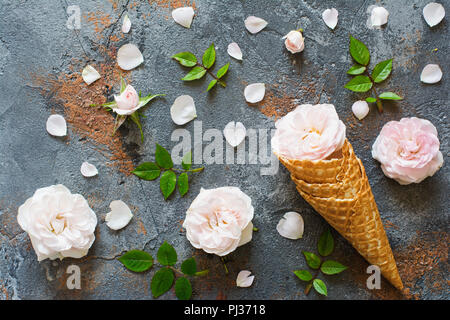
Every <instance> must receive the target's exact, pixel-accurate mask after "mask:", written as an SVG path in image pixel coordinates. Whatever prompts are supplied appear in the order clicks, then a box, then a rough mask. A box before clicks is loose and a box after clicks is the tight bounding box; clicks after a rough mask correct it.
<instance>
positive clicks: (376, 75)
mask: <svg viewBox="0 0 450 320" xmlns="http://www.w3.org/2000/svg"><path fill="white" fill-rule="evenodd" d="M349 51H350V55H351V56H352V58H353V60H355V62H356V64H355V65H354V66H352V67H351V68H350V69H349V70H348V71H347V74H349V75H352V76H355V77H354V78H353V79H351V80H350V81H349V82H348V83H347V84H346V85H345V88H347V89H349V90H351V91H354V92H367V91H369V90H372V92H373V94H374V95H375V97H372V96H369V97H367V98H366V101H367V102H369V103H374V102H375V103H376V104H377V108H378V111H379V112H383V105H382V103H381V100H402V99H403V98H402V97H400V96H399V95H397V94H396V93H394V92H383V93H381V94H380V95H378V93H377V90H376V88H375V84H376V83H381V82H383V81H384V80H386V79H387V78H388V77H389V75H390V74H391V71H392V59H389V60H385V61H382V62H380V63H378V64H377V65H376V66H375V67H374V68H373V70H372V74H370V73H369V72H368V70H367V66H368V65H369V61H370V52H369V49H367V47H366V45H365V44H364V43H362V42H361V41H359V40H358V39H356V38H354V37H353V36H350V47H349Z"/></svg>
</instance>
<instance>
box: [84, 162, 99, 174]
mask: <svg viewBox="0 0 450 320" xmlns="http://www.w3.org/2000/svg"><path fill="white" fill-rule="evenodd" d="M80 171H81V174H82V175H83V176H84V177H86V178H89V177H93V176H96V175H97V174H98V170H97V168H96V167H95V166H94V165H93V164H91V163H89V162H87V161H86V162H83V163H82V164H81V169H80Z"/></svg>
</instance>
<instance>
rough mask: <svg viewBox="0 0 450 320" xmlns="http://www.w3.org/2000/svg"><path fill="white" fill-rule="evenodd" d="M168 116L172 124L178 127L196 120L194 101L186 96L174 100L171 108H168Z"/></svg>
mask: <svg viewBox="0 0 450 320" xmlns="http://www.w3.org/2000/svg"><path fill="white" fill-rule="evenodd" d="M170 116H171V117H172V120H173V122H175V123H176V124H178V125H183V124H185V123H188V122H189V121H191V120H193V119H195V118H197V111H196V109H195V103H194V99H193V98H192V97H191V96H188V95H183V96H179V97H178V98H176V99H175V101H174V102H173V105H172V107H170Z"/></svg>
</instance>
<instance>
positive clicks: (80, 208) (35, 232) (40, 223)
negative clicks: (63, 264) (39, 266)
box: [17, 184, 97, 261]
mask: <svg viewBox="0 0 450 320" xmlns="http://www.w3.org/2000/svg"><path fill="white" fill-rule="evenodd" d="M17 220H18V222H19V225H20V227H21V228H22V229H23V230H24V231H25V232H27V233H28V235H29V236H30V239H31V244H32V245H33V248H34V251H36V254H37V257H38V261H42V260H45V259H47V258H49V259H51V260H55V259H56V258H60V259H63V258H66V257H71V258H81V257H83V256H85V255H86V254H87V252H88V250H89V248H90V247H91V245H92V243H93V242H94V240H95V236H94V230H95V227H96V225H97V216H96V215H95V213H94V211H92V209H91V208H90V207H89V204H88V202H87V201H86V199H85V198H84V197H83V196H81V195H79V194H72V193H70V191H69V189H67V188H66V187H65V186H63V185H61V184H59V185H54V186H50V187H46V188H41V189H37V190H36V192H35V193H34V195H33V196H32V197H31V198H29V199H28V200H27V201H25V203H24V204H23V205H21V206H20V207H19V213H18V215H17Z"/></svg>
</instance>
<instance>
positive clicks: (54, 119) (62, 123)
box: [47, 114, 67, 137]
mask: <svg viewBox="0 0 450 320" xmlns="http://www.w3.org/2000/svg"><path fill="white" fill-rule="evenodd" d="M47 132H48V133H50V134H51V135H52V136H57V137H64V136H65V135H67V124H66V119H64V117H63V116H60V115H59V114H52V115H51V116H50V117H48V119H47Z"/></svg>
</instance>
